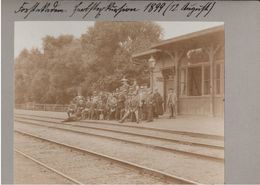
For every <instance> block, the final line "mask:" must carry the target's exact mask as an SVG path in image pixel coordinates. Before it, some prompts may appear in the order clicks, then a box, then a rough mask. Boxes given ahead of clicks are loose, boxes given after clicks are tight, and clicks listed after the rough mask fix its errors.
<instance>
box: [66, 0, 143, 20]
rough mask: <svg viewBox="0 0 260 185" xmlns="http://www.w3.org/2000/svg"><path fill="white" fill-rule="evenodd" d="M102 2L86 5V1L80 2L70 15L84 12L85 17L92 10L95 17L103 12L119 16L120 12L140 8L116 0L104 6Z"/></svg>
mask: <svg viewBox="0 0 260 185" xmlns="http://www.w3.org/2000/svg"><path fill="white" fill-rule="evenodd" d="M101 3H102V2H101V1H100V2H91V3H90V4H88V5H86V4H84V2H80V3H78V4H77V5H76V6H75V7H74V9H73V12H72V14H71V15H70V17H72V16H73V15H74V14H75V13H76V12H78V13H83V16H82V18H85V17H86V16H87V15H88V14H89V13H90V12H94V13H95V18H98V17H99V16H100V15H101V14H102V13H103V12H113V13H114V17H116V16H118V15H119V14H120V13H123V12H137V11H139V9H137V8H135V7H132V8H131V7H128V6H127V3H124V4H122V5H119V4H117V3H116V2H111V3H109V4H108V5H105V6H102V5H101Z"/></svg>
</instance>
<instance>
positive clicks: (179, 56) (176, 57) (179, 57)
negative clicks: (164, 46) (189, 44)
mask: <svg viewBox="0 0 260 185" xmlns="http://www.w3.org/2000/svg"><path fill="white" fill-rule="evenodd" d="M184 54H185V52H184V51H175V52H174V65H175V78H174V79H175V88H174V89H175V91H176V99H177V103H176V114H177V115H178V114H179V94H180V93H179V88H180V86H179V76H180V74H179V65H180V62H181V60H182V58H183V56H184Z"/></svg>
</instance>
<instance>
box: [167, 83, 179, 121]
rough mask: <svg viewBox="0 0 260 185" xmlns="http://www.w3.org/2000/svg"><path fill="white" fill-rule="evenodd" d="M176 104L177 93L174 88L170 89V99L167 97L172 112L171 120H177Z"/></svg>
mask: <svg viewBox="0 0 260 185" xmlns="http://www.w3.org/2000/svg"><path fill="white" fill-rule="evenodd" d="M176 103H177V97H176V93H175V92H174V91H173V89H172V88H170V89H169V93H168V97H167V106H168V108H169V110H170V118H174V119H175V118H176V108H175V106H176Z"/></svg>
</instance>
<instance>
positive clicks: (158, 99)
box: [153, 88, 163, 118]
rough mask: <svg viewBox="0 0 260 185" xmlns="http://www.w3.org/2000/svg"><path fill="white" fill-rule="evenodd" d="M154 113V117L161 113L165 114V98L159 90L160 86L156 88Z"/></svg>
mask: <svg viewBox="0 0 260 185" xmlns="http://www.w3.org/2000/svg"><path fill="white" fill-rule="evenodd" d="M153 103H154V104H153V105H154V106H153V113H154V117H155V118H158V117H159V115H163V98H162V96H161V95H160V93H159V92H158V88H156V89H155V92H154V94H153Z"/></svg>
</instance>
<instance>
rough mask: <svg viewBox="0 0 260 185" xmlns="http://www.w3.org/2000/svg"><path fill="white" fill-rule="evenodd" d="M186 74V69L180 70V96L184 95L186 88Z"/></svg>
mask: <svg viewBox="0 0 260 185" xmlns="http://www.w3.org/2000/svg"><path fill="white" fill-rule="evenodd" d="M186 73H187V69H186V68H183V69H181V74H180V95H186V86H187V82H186V81H187V80H186Z"/></svg>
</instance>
